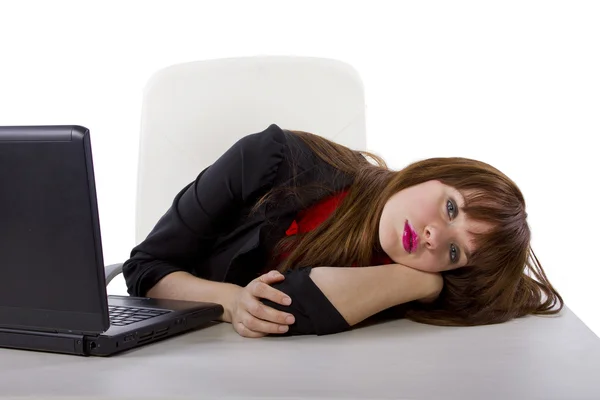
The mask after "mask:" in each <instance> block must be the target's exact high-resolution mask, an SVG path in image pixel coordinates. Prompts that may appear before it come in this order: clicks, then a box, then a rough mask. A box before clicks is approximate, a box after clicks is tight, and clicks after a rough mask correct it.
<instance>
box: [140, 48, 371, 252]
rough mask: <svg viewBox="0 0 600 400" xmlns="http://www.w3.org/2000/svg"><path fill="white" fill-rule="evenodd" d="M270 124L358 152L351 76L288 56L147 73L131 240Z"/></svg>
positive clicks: (343, 69)
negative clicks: (227, 155) (219, 160)
mask: <svg viewBox="0 0 600 400" xmlns="http://www.w3.org/2000/svg"><path fill="white" fill-rule="evenodd" d="M270 124H277V125H278V126H280V127H281V128H283V129H295V130H303V131H307V132H312V133H315V134H318V135H320V136H323V137H326V138H329V139H332V140H334V141H336V142H338V143H341V144H343V145H346V146H348V147H351V148H354V149H359V150H364V149H365V148H366V128H365V99H364V89H363V84H362V81H361V79H360V76H359V74H358V73H357V71H356V70H355V69H354V68H352V67H351V66H350V65H348V64H346V63H343V62H340V61H337V60H331V59H323V58H313V57H293V56H259V57H243V58H227V59H217V60H208V61H198V62H190V63H184V64H178V65H174V66H170V67H167V68H165V69H162V70H160V71H158V72H157V73H156V74H154V75H153V76H152V77H151V78H150V80H149V81H148V84H147V85H146V87H145V90H144V98H143V105H142V120H141V132H140V145H139V165H138V183H137V196H136V197H137V199H136V232H135V240H136V243H139V242H141V241H142V240H143V239H145V238H146V236H147V235H148V233H150V231H151V230H152V228H153V227H154V225H155V224H156V222H157V221H158V219H159V218H160V217H161V216H162V215H163V214H164V213H165V211H166V210H167V209H168V208H169V207H170V206H171V204H172V201H173V198H174V196H175V195H176V194H177V192H179V191H180V190H181V189H182V188H183V187H184V186H185V185H186V184H188V183H190V182H191V181H193V180H194V179H195V178H196V176H197V175H198V174H199V173H200V172H201V171H202V170H203V169H204V168H205V167H207V166H209V165H210V164H212V163H213V162H214V161H215V160H216V159H217V158H219V156H221V154H223V153H224V152H225V151H226V150H227V149H228V148H229V147H230V146H231V145H233V144H234V143H235V142H236V141H237V140H238V139H240V138H242V137H243V136H246V135H248V134H251V133H256V132H261V131H263V130H264V129H266V128H267V127H268V126H269V125H270Z"/></svg>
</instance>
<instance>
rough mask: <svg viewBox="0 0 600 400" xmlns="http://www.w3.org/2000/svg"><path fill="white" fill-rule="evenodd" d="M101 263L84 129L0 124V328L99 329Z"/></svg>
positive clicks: (102, 325) (103, 318) (104, 320)
mask: <svg viewBox="0 0 600 400" xmlns="http://www.w3.org/2000/svg"><path fill="white" fill-rule="evenodd" d="M103 264H104V263H103V257H102V246H101V238H100V226H99V222H98V209H97V202H96V189H95V184H94V170H93V164H92V153H91V145H90V138H89V131H88V129H86V128H83V127H80V126H30V127H0V327H3V328H17V329H33V330H44V331H62V332H65V331H73V332H84V333H87V332H102V331H105V330H106V329H108V326H109V320H108V315H107V314H108V311H107V298H106V287H105V279H104V267H103Z"/></svg>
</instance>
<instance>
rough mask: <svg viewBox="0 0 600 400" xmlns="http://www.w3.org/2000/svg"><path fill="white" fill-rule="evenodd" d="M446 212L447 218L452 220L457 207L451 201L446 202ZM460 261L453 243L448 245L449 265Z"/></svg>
mask: <svg viewBox="0 0 600 400" xmlns="http://www.w3.org/2000/svg"><path fill="white" fill-rule="evenodd" d="M446 210H448V217H449V218H450V219H451V220H452V219H454V218H456V216H457V215H458V207H457V206H456V202H455V201H454V200H453V199H448V201H446ZM459 259H460V254H459V251H458V247H456V246H455V245H454V243H450V263H452V264H455V263H457V262H458V260H459Z"/></svg>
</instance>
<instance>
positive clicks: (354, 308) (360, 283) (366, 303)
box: [310, 264, 435, 325]
mask: <svg viewBox="0 0 600 400" xmlns="http://www.w3.org/2000/svg"><path fill="white" fill-rule="evenodd" d="M310 278H311V279H312V280H313V281H314V283H315V285H317V287H318V288H319V289H320V290H321V291H322V292H323V294H325V296H326V297H327V298H328V299H329V301H330V302H331V304H333V306H334V307H335V308H336V309H337V310H338V311H339V313H340V314H341V315H342V316H343V317H344V319H345V320H346V322H348V324H350V325H355V324H357V323H359V322H361V321H363V320H365V319H366V318H368V317H370V316H372V315H374V314H376V313H378V312H380V311H383V310H385V309H387V308H389V307H393V306H396V305H398V304H402V303H407V302H409V301H413V300H420V299H423V298H426V297H428V296H431V294H432V292H433V291H434V290H435V285H434V279H433V274H430V273H428V272H423V271H419V270H416V269H413V268H409V267H406V266H404V265H400V264H389V265H378V266H373V267H362V268H356V267H349V268H339V267H316V268H313V269H312V270H311V273H310Z"/></svg>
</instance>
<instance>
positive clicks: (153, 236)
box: [123, 124, 352, 335]
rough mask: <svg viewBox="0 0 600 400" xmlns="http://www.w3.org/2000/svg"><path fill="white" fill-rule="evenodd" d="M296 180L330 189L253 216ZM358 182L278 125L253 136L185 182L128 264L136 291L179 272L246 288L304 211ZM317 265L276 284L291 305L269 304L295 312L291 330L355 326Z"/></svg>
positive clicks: (316, 331)
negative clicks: (315, 272)
mask: <svg viewBox="0 0 600 400" xmlns="http://www.w3.org/2000/svg"><path fill="white" fill-rule="evenodd" d="M292 157H294V159H295V160H296V163H294V164H293V163H292V162H291V161H292ZM292 183H294V184H295V185H298V186H305V185H311V184H320V185H323V186H324V188H323V189H315V190H310V191H307V192H306V193H305V194H304V195H303V196H301V197H302V200H300V199H298V198H296V197H293V196H292V197H288V198H286V199H283V200H280V201H279V202H278V203H277V206H275V207H274V206H264V205H263V206H262V208H261V209H259V212H257V213H255V214H252V215H249V214H250V209H251V208H252V207H253V206H254V204H255V203H256V201H257V200H258V199H259V198H260V197H261V196H262V195H263V194H265V193H266V192H267V191H269V190H270V189H272V188H276V187H282V186H286V185H290V184H292ZM351 183H352V179H351V178H350V177H349V176H348V175H346V174H344V173H341V172H340V171H338V170H336V169H334V168H333V167H331V166H329V165H328V164H326V163H325V162H323V161H322V160H321V159H319V158H318V157H317V156H316V154H314V153H313V152H312V151H311V150H310V148H309V147H308V146H307V145H306V144H304V142H302V141H301V140H300V139H299V138H297V137H296V136H294V135H293V134H292V133H290V132H289V131H286V130H283V129H281V128H280V127H278V126H277V125H275V124H272V125H270V126H269V127H268V128H267V129H266V130H264V131H263V132H259V133H254V134H250V135H248V136H246V137H244V138H242V139H240V140H239V141H238V142H237V143H235V144H234V145H233V146H232V147H231V148H230V149H229V150H227V151H226V152H225V154H223V155H222V156H221V157H220V158H219V159H218V160H217V161H215V163H214V164H212V165H211V166H209V167H208V168H206V169H204V170H203V171H202V172H201V173H200V175H199V176H198V177H197V178H196V179H195V180H194V181H193V182H191V183H190V184H188V185H187V186H186V187H184V188H183V189H182V190H181V191H180V192H179V193H178V194H177V195H176V196H175V199H174V201H173V203H172V205H171V207H170V208H169V209H168V210H167V212H166V213H165V214H164V215H163V216H162V218H161V219H160V220H159V221H158V223H157V224H156V226H155V227H154V228H153V230H152V231H151V233H150V234H149V235H148V237H147V238H146V239H145V240H144V241H143V242H141V243H140V244H139V245H137V246H136V247H134V249H133V250H132V252H131V255H130V257H131V258H130V259H129V260H127V261H126V262H125V263H124V265H123V275H124V277H125V281H126V283H127V288H128V292H129V294H130V295H133V296H144V295H145V294H146V292H147V291H148V290H149V289H150V288H151V287H152V286H154V285H155V284H156V283H157V282H158V281H159V280H160V279H162V278H163V277H164V276H165V275H167V274H169V273H172V272H175V271H187V272H189V273H192V274H193V275H195V276H198V277H200V278H204V279H208V280H212V281H221V282H230V283H234V284H238V285H240V286H245V285H246V284H248V283H249V282H250V281H251V280H253V279H255V278H256V277H257V276H259V275H260V274H261V270H263V269H264V267H265V266H266V265H267V261H268V257H269V255H268V254H269V250H270V249H272V248H273V246H274V245H275V243H276V242H277V241H278V240H279V239H280V238H282V237H283V236H284V235H285V231H286V229H287V228H288V227H289V225H290V223H291V222H292V221H293V219H294V218H295V216H296V214H297V213H298V211H300V210H301V209H303V208H305V207H308V206H310V205H312V204H314V203H315V202H317V201H318V200H319V199H321V198H323V196H325V195H328V194H331V193H332V192H335V191H339V190H342V189H344V188H346V187H347V186H349V185H350V184H351ZM311 267H317V266H311V265H307V266H301V268H298V269H294V270H292V271H289V272H287V273H286V274H285V280H284V281H283V282H281V283H278V284H274V285H273V287H275V288H277V289H278V290H281V291H282V292H284V293H286V294H288V295H289V296H290V297H291V298H292V304H291V305H290V306H281V305H279V304H275V303H272V302H270V301H269V300H264V299H263V300H262V301H263V303H265V304H267V305H269V306H271V307H274V308H277V309H279V310H284V311H286V312H289V313H291V314H293V315H294V316H295V318H296V322H295V323H294V324H293V325H291V326H290V329H289V330H288V333H287V334H313V333H314V334H319V335H321V334H328V333H335V332H340V331H343V330H346V329H348V328H349V325H348V323H347V322H346V321H345V320H344V318H343V317H342V316H341V315H340V313H339V312H338V311H337V310H336V309H335V307H333V305H332V304H331V302H329V300H328V299H327V298H326V297H325V295H324V294H323V293H322V292H321V291H320V290H319V288H318V287H317V286H316V285H315V284H314V283H313V281H312V279H311V278H310V277H309V273H310V270H311Z"/></svg>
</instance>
